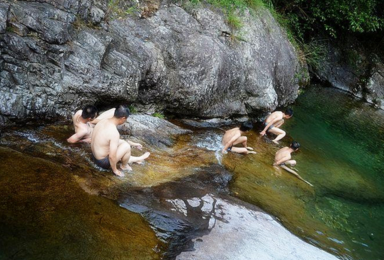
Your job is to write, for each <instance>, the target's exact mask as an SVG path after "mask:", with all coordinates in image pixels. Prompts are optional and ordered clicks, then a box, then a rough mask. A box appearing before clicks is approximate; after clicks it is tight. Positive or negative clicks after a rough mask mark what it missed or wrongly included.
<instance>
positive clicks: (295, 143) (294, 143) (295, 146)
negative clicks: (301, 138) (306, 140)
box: [289, 141, 300, 151]
mask: <svg viewBox="0 0 384 260" xmlns="http://www.w3.org/2000/svg"><path fill="white" fill-rule="evenodd" d="M289 147H290V148H292V149H293V150H294V151H297V150H299V148H300V144H299V143H298V142H296V141H293V142H292V143H291V145H290V146H289Z"/></svg>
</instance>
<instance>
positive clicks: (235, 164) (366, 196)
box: [0, 88, 384, 260]
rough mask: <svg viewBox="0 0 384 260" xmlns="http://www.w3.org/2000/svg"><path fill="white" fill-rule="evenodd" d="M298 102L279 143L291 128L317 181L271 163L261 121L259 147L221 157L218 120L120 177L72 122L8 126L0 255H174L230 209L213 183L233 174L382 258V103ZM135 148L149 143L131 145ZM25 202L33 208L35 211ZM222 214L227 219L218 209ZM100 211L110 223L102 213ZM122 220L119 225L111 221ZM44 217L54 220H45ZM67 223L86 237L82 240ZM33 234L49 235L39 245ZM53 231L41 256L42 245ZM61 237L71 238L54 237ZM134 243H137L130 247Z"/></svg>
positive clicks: (332, 245) (247, 190)
mask: <svg viewBox="0 0 384 260" xmlns="http://www.w3.org/2000/svg"><path fill="white" fill-rule="evenodd" d="M294 110H295V115H294V117H293V118H292V119H290V120H287V122H286V124H285V125H284V127H283V128H284V129H286V130H287V132H288V135H287V136H286V137H285V138H284V140H283V142H282V145H288V144H289V142H290V141H292V139H293V138H294V139H295V140H297V141H299V142H300V143H301V145H302V148H301V149H300V151H299V152H298V153H295V154H294V155H293V157H294V159H296V160H297V161H298V165H297V166H296V168H297V170H298V172H299V174H300V175H301V176H302V177H303V178H304V179H306V180H308V181H309V182H311V183H312V184H314V187H310V186H309V185H307V184H305V183H303V182H302V181H300V180H298V179H297V178H296V177H294V176H292V175H291V174H289V173H288V172H286V171H284V170H282V169H280V168H278V167H273V166H272V162H273V159H274V154H275V152H276V151H277V150H278V149H279V147H278V146H276V145H275V144H273V143H271V142H270V139H269V138H271V137H272V136H269V137H261V136H260V135H259V133H258V131H256V130H255V131H251V132H250V133H247V136H248V143H249V146H252V147H254V148H255V150H256V151H257V154H254V155H253V154H252V155H238V154H234V153H229V154H226V155H222V154H221V152H220V150H221V137H222V135H223V133H224V132H223V131H222V130H221V129H218V128H217V129H212V128H210V129H194V133H193V134H191V135H186V136H183V137H182V138H180V139H179V140H178V141H177V143H176V144H175V146H174V147H172V148H169V149H168V148H167V149H158V148H154V147H147V146H144V149H145V151H149V152H151V156H150V158H149V159H148V160H146V162H145V163H144V165H133V173H130V174H127V175H126V176H125V177H124V178H116V177H115V176H114V175H113V174H112V173H111V172H110V171H105V170H103V171H100V170H99V169H98V168H97V167H95V166H94V165H93V163H92V162H91V161H90V160H89V158H90V148H89V146H88V145H87V144H75V145H69V144H67V143H66V138H67V137H68V136H69V135H70V133H72V131H73V130H72V127H71V126H70V127H69V126H67V125H60V124H58V125H51V126H45V127H39V128H35V129H33V130H31V129H13V131H12V130H11V131H8V132H4V133H3V134H2V136H1V138H0V145H1V146H2V147H4V146H6V147H10V148H12V149H15V150H17V151H20V152H22V154H18V153H17V154H18V156H8V157H7V161H6V162H7V163H6V164H7V167H3V168H2V169H1V171H0V175H1V178H0V182H1V183H0V184H1V185H2V187H6V189H4V190H3V191H2V196H0V207H1V212H0V214H2V215H0V229H1V231H2V232H1V234H2V237H1V238H0V246H1V249H3V250H0V251H2V252H0V258H1V257H3V256H4V257H5V256H9V255H12V254H16V256H20V257H19V258H23V257H24V256H25V257H28V256H30V255H33V254H34V253H36V252H38V253H39V254H41V256H42V257H41V258H40V259H51V258H50V256H51V255H52V254H51V253H52V252H53V251H54V249H55V248H57V247H56V246H58V247H59V248H62V250H63V254H68V255H69V256H75V255H76V254H77V253H78V252H80V251H81V250H82V249H81V248H82V247H83V248H84V249H83V250H84V251H82V252H85V253H86V254H89V256H90V258H92V257H93V258H94V259H97V257H101V258H103V257H104V256H105V255H108V256H109V255H110V254H111V252H114V255H115V256H116V258H121V259H124V258H125V255H124V253H125V252H126V251H129V252H131V251H134V252H133V253H132V256H136V253H138V254H139V253H140V254H142V255H143V254H144V255H145V257H146V258H148V259H157V258H159V257H163V256H164V257H166V258H173V257H175V256H176V255H177V254H179V253H180V252H181V251H183V250H189V249H191V248H192V247H193V243H192V242H191V241H192V240H193V239H195V238H196V237H198V236H202V235H205V234H207V233H208V232H211V233H213V230H214V228H215V227H216V226H217V225H218V223H219V222H218V221H221V223H224V222H225V221H226V220H227V219H228V212H225V211H224V210H223V209H222V208H220V205H221V204H220V203H219V199H220V200H221V198H220V197H218V196H217V193H220V194H222V193H225V194H228V193H229V190H228V182H229V181H230V180H231V177H232V174H233V179H232V181H231V185H230V189H231V190H230V192H231V193H232V194H233V195H235V196H237V197H238V198H240V199H242V200H243V201H246V202H250V203H252V204H255V205H258V206H260V207H261V208H263V209H264V210H266V211H267V212H269V213H271V214H272V215H274V216H275V217H276V218H277V219H279V220H280V221H281V223H282V224H283V225H284V226H286V227H288V228H289V230H290V231H292V232H293V233H294V234H296V235H298V236H299V237H301V238H303V239H304V240H306V241H309V242H310V243H311V244H313V245H317V246H319V247H321V248H323V249H325V250H327V251H329V252H331V253H333V254H335V255H338V256H339V257H340V258H343V259H364V260H365V259H368V260H370V259H383V258H384V256H383V253H382V252H383V251H382V248H383V246H384V244H383V243H384V242H383V241H384V232H382V231H381V230H382V226H383V224H384V222H383V221H384V189H383V187H384V175H383V174H382V173H383V172H384V166H383V164H382V162H383V159H384V114H383V111H377V110H374V109H372V108H371V107H369V106H367V105H365V104H363V103H361V102H358V101H356V100H353V99H350V98H349V97H348V96H346V95H345V94H340V93H339V92H337V91H335V90H332V89H322V88H321V89H315V88H312V89H308V90H306V92H305V93H304V94H303V95H301V96H300V97H299V99H298V101H297V104H296V105H295V107H294ZM224 128H230V126H225V127H224ZM1 149H3V148H1ZM6 149H8V148H6ZM7 151H8V150H7ZM7 151H5V152H4V151H3V152H2V154H4V158H5V156H6V155H7V154H13V153H15V152H13V151H12V150H9V151H12V152H7ZM138 152H139V153H142V152H140V151H135V150H134V151H133V153H138ZM134 155H136V154H134ZM30 156H35V157H41V158H44V161H43V160H40V159H36V158H32V157H30ZM4 158H3V157H2V159H3V163H4V162H5V161H4ZM24 158H27V159H26V161H24ZM221 164H222V165H223V166H221ZM46 165H54V166H49V167H48V166H46ZM224 167H225V168H226V169H227V171H226V170H225V169H224ZM228 172H229V173H228ZM51 174H53V175H51ZM43 177H44V178H43ZM79 187H81V188H82V190H81V189H79ZM15 191H17V192H15ZM83 191H86V192H87V193H88V194H87V193H84V192H83ZM89 194H92V195H98V196H89ZM100 196H103V197H105V198H108V199H110V200H106V199H105V198H101V197H100ZM34 198H37V199H34ZM113 201H117V202H118V204H114V202H113ZM119 205H120V206H121V207H123V208H124V209H122V208H120V207H119ZM234 208H236V209H237V207H234ZM63 209H65V210H63ZM129 211H131V212H135V213H139V214H140V215H141V216H142V217H144V219H145V221H147V222H144V220H143V218H141V217H140V216H138V214H134V213H130V212H129ZM25 212H27V213H31V214H29V216H30V217H29V218H26V217H25V216H24V214H25ZM93 212H94V213H95V215H93ZM96 213H97V214H96ZM225 214H227V217H222V218H221V217H220V216H224V215H225ZM233 214H235V213H233ZM100 215H102V216H103V217H104V218H103V219H108V220H110V221H112V222H103V221H102V220H100ZM109 215H110V216H109ZM108 216H109V217H108ZM67 219H69V220H67ZM118 219H123V220H124V223H123V224H122V223H118V222H116V221H117V220H118ZM25 220H27V222H26V223H24V221H25ZM57 220H60V221H66V222H65V223H66V225H65V227H66V230H67V231H68V230H69V231H68V232H67V233H65V234H62V233H60V234H61V235H62V237H61V238H62V240H60V239H56V238H55V234H56V233H57V232H59V231H58V230H60V227H61V226H62V223H61V222H57ZM98 221H101V224H100V223H99V224H98ZM108 223H115V224H113V225H109V224H108ZM126 223H132V225H133V226H135V228H134V227H133V226H132V225H129V226H128V228H129V232H128V233H127V232H125V229H124V228H126V227H127V226H126ZM148 223H149V224H148ZM148 225H149V226H150V227H151V228H152V230H154V231H155V233H156V236H157V238H156V237H155V235H154V233H153V231H152V230H151V229H150V228H149V226H148ZM42 226H46V227H47V229H44V230H40V229H41V227H42ZM72 226H73V229H71V228H72ZM75 227H77V228H78V229H76V228H75ZM100 228H101V229H100ZM24 230H27V231H24ZM42 232H44V234H43V235H42ZM72 232H74V233H75V234H77V235H79V237H80V238H81V241H80V242H79V240H78V239H77V238H76V237H73V236H72V235H71V233H72ZM131 232H133V235H134V236H132V234H131ZM4 234H5V235H4ZM38 236H41V237H42V239H41V240H39V241H40V242H38V243H37V242H36V243H35V242H34V241H36V240H35V239H36V237H38ZM119 236H120V237H119ZM52 237H53V238H55V239H53V238H52ZM83 239H84V241H83ZM92 239H94V240H92ZM114 239H116V244H114V243H109V244H108V246H106V247H105V248H104V249H103V250H102V252H101V253H100V252H98V250H94V249H95V248H100V245H104V243H106V242H105V241H109V240H111V241H115V240H114ZM132 239H133V240H132ZM158 239H160V240H161V241H159V240H158ZM120 240H121V241H125V242H127V241H129V242H127V243H123V242H121V241H120ZM7 241H8V242H7ZM15 241H16V242H23V243H24V244H25V245H26V246H24V247H23V246H20V247H17V248H15V250H16V251H15V250H14V248H13V246H14V243H11V242H15ZM46 241H49V243H48V244H47V246H46V247H45V248H48V251H47V254H46V255H44V252H42V251H39V250H40V249H41V248H43V249H44V247H42V246H41V244H43V243H44V242H46ZM60 241H65V242H66V243H67V245H66V246H64V245H58V244H59V243H60ZM87 241H88V242H87ZM89 241H91V242H89ZM119 241H120V242H119ZM132 241H134V243H135V245H133V246H130V245H132ZM77 243H78V246H73V245H76V244H77ZM136 243H137V244H138V245H139V246H138V247H136ZM163 243H165V244H166V245H167V246H164V245H163ZM202 244H203V243H202ZM71 246H73V248H72V247H71ZM19 249H20V250H21V251H20V252H19V251H17V250H19ZM76 250H77V251H76ZM135 250H136V251H135ZM138 251H140V252H138ZM3 252H4V253H3ZM18 252H19V253H20V255H18V254H19V253H18ZM142 252H144V253H142ZM99 253H100V254H99ZM25 254H29V255H25ZM60 256H61V255H60ZM104 259H106V258H104Z"/></svg>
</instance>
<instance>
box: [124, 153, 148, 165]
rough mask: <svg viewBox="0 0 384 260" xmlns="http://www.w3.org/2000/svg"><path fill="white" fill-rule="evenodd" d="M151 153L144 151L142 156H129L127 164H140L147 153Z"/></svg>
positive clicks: (146, 156)
mask: <svg viewBox="0 0 384 260" xmlns="http://www.w3.org/2000/svg"><path fill="white" fill-rule="evenodd" d="M150 154H151V153H149V152H146V153H144V154H143V155H142V156H140V157H136V156H131V157H130V158H129V162H128V163H129V164H132V163H138V164H142V163H143V161H144V160H145V159H147V158H148V157H149V155H150Z"/></svg>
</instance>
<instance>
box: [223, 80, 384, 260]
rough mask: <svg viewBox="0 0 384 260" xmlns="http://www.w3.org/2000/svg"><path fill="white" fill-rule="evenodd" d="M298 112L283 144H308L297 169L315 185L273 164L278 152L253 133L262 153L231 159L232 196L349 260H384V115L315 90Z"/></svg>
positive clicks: (341, 95) (342, 96) (297, 156)
mask: <svg viewBox="0 0 384 260" xmlns="http://www.w3.org/2000/svg"><path fill="white" fill-rule="evenodd" d="M293 109H294V112H295V114H294V117H293V118H292V119H290V120H287V122H286V124H285V125H284V126H283V129H285V130H286V131H287V133H288V135H287V136H286V137H285V138H284V139H283V142H282V144H281V146H286V145H288V144H289V142H290V141H292V140H296V141H298V142H300V143H301V149H300V151H299V152H297V153H295V154H293V157H294V159H295V160H297V162H298V164H297V166H296V167H295V168H296V169H297V170H298V172H299V174H300V175H301V176H302V177H303V178H304V179H306V180H308V181H309V182H311V183H312V184H314V187H313V188H311V187H309V186H308V185H306V184H305V183H303V182H301V181H300V180H298V179H297V178H295V177H293V176H292V175H290V174H289V173H287V172H285V171H283V170H279V169H277V168H275V167H272V166H271V164H272V162H273V158H274V153H275V152H276V151H277V150H278V149H279V147H277V146H275V145H274V144H273V143H270V142H269V141H268V139H265V138H261V137H260V136H259V135H258V133H255V132H254V133H251V134H250V135H249V139H250V145H253V146H254V147H255V148H256V150H257V151H259V154H257V155H255V156H253V157H250V156H247V158H244V157H239V156H232V157H231V158H229V159H227V160H226V161H225V162H224V164H225V165H226V166H227V168H232V169H233V171H234V172H235V176H236V177H235V181H234V182H233V183H232V191H233V192H234V194H235V195H237V196H239V197H240V198H242V199H243V200H246V201H248V202H251V203H253V204H256V205H259V206H261V207H262V208H263V209H265V210H267V211H268V212H270V213H272V214H273V215H274V216H276V217H278V218H279V219H280V220H281V221H282V223H283V224H284V225H285V226H286V227H288V228H289V229H290V230H291V231H292V232H294V233H295V234H297V235H298V236H300V237H302V238H304V239H305V240H307V241H309V242H310V243H313V244H315V245H317V246H320V247H322V248H324V249H326V250H327V251H330V252H331V253H333V254H335V255H337V256H339V257H340V258H342V259H364V260H366V259H384V250H383V248H384V165H383V162H384V111H381V110H376V109H374V108H372V107H370V106H369V105H367V104H365V103H363V102H361V101H358V100H355V99H353V98H350V97H349V96H347V95H346V94H345V93H342V92H339V91H337V90H334V89H327V88H322V87H315V86H314V87H312V88H310V89H307V90H306V91H305V92H304V93H303V94H302V95H300V97H299V98H298V100H297V102H296V104H295V105H294V106H293ZM269 138H271V139H272V138H273V136H269Z"/></svg>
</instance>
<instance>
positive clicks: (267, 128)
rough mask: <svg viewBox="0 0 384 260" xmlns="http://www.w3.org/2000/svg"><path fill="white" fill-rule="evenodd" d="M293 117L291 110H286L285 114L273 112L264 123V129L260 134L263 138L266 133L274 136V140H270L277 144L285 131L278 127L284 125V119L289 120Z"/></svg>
mask: <svg viewBox="0 0 384 260" xmlns="http://www.w3.org/2000/svg"><path fill="white" fill-rule="evenodd" d="M292 116H293V110H292V109H290V108H288V109H287V110H285V112H282V111H275V112H273V113H272V114H270V115H269V116H268V117H267V119H266V120H265V122H264V129H263V131H261V132H260V134H261V135H262V136H263V135H265V134H266V133H267V132H269V133H272V134H275V135H276V138H275V139H273V140H272V142H274V143H275V144H279V140H281V139H282V138H283V137H284V136H285V134H286V133H285V131H284V130H281V129H280V127H281V126H282V125H283V124H284V119H289V118H291V117H292Z"/></svg>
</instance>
